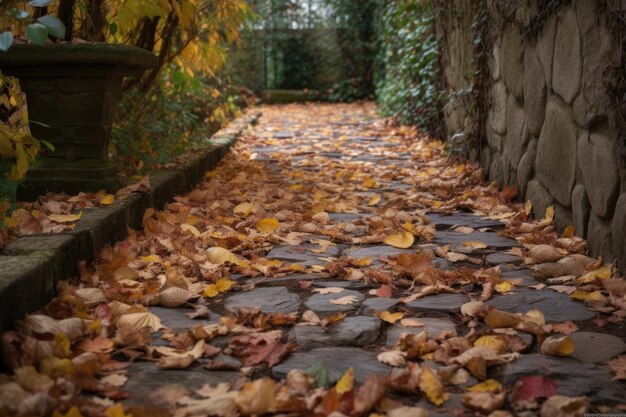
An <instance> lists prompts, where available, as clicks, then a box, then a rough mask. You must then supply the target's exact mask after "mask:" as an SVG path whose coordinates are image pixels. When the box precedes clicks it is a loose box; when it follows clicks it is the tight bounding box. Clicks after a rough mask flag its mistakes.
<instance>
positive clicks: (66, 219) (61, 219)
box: [48, 211, 83, 223]
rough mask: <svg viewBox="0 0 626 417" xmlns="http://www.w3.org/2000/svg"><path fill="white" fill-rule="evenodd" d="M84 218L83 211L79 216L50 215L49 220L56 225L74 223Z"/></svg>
mask: <svg viewBox="0 0 626 417" xmlns="http://www.w3.org/2000/svg"><path fill="white" fill-rule="evenodd" d="M82 216H83V212H82V211H81V212H80V213H78V214H50V215H49V216H48V219H49V220H50V221H53V222H56V223H73V222H76V221H78V220H80V218H81V217H82Z"/></svg>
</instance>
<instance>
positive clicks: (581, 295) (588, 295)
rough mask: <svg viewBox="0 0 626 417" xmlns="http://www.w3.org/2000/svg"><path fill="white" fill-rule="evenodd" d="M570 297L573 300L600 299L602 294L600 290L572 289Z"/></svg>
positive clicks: (602, 297)
mask: <svg viewBox="0 0 626 417" xmlns="http://www.w3.org/2000/svg"><path fill="white" fill-rule="evenodd" d="M571 297H572V298H573V299H575V300H581V301H600V300H602V299H604V296H603V295H602V293H601V292H600V291H592V292H587V291H580V290H579V291H574V292H573V293H572V295H571Z"/></svg>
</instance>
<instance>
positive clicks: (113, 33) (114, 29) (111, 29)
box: [109, 23, 118, 35]
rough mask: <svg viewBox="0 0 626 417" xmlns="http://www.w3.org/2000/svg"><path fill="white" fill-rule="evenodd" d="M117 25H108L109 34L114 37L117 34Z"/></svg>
mask: <svg viewBox="0 0 626 417" xmlns="http://www.w3.org/2000/svg"><path fill="white" fill-rule="evenodd" d="M117 30H118V28H117V25H116V24H115V23H109V32H111V35H115V34H116V33H117Z"/></svg>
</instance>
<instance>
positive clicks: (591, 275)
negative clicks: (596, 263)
mask: <svg viewBox="0 0 626 417" xmlns="http://www.w3.org/2000/svg"><path fill="white" fill-rule="evenodd" d="M611 272H612V270H611V266H610V265H605V266H603V267H601V268H598V269H596V270H594V271H589V272H587V273H586V274H585V275H583V276H582V277H580V278H578V280H577V281H578V283H579V284H585V283H588V282H593V281H595V280H596V279H609V278H611V275H612V274H611Z"/></svg>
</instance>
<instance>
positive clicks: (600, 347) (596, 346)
mask: <svg viewBox="0 0 626 417" xmlns="http://www.w3.org/2000/svg"><path fill="white" fill-rule="evenodd" d="M570 337H571V338H572V340H573V341H574V353H572V355H571V357H572V358H574V359H578V360H579V361H581V362H591V363H599V362H606V361H608V360H610V359H613V358H614V357H616V356H617V355H619V354H620V353H623V352H626V342H624V340H623V339H621V338H619V337H617V336H613V335H610V334H606V333H596V332H575V333H572V334H571V335H570Z"/></svg>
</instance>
